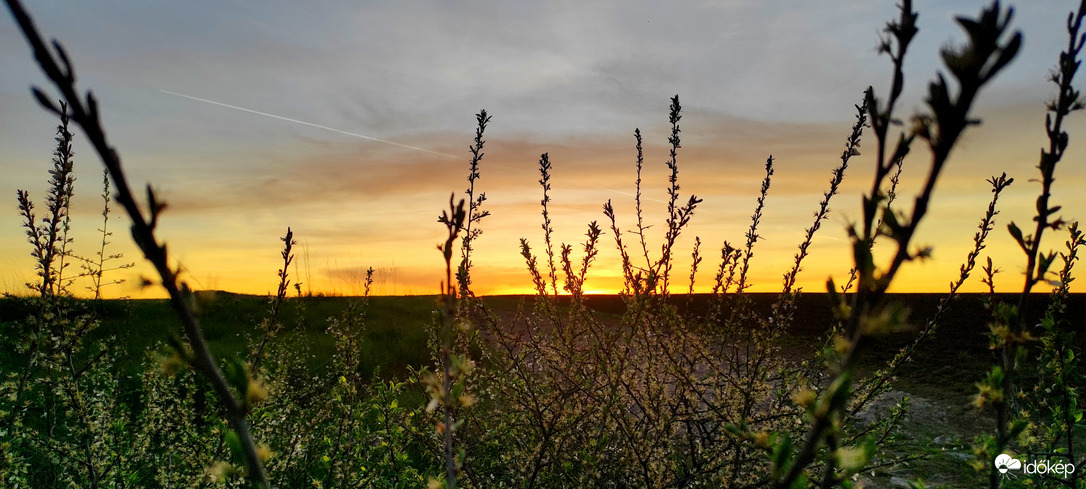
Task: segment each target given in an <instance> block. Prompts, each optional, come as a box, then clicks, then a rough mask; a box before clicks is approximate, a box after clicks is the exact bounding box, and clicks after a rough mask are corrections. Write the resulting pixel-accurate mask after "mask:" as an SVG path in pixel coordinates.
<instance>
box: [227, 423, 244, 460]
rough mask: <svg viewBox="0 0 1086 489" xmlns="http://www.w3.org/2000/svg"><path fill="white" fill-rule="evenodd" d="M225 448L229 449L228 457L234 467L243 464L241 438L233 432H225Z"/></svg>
mask: <svg viewBox="0 0 1086 489" xmlns="http://www.w3.org/2000/svg"><path fill="white" fill-rule="evenodd" d="M225 438H226V440H225V441H226V446H228V447H230V455H231V457H232V459H233V461H234V464H236V465H243V464H244V463H245V451H244V450H242V448H241V438H240V437H238V434H237V433H236V432H235V431H234V430H226V437H225Z"/></svg>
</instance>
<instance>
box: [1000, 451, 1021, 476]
mask: <svg viewBox="0 0 1086 489" xmlns="http://www.w3.org/2000/svg"><path fill="white" fill-rule="evenodd" d="M995 468H996V470H999V473H1000V474H1006V473H1007V471H1008V470H1022V461H1021V460H1018V459H1016V458H1013V457H1011V456H1010V455H1007V454H1006V453H1001V454H999V456H998V457H996V459H995Z"/></svg>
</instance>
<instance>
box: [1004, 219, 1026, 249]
mask: <svg viewBox="0 0 1086 489" xmlns="http://www.w3.org/2000/svg"><path fill="white" fill-rule="evenodd" d="M1007 230H1008V231H1010V232H1011V237H1013V238H1014V240H1015V241H1017V242H1018V246H1020V247H1022V251H1025V252H1026V253H1029V248H1028V247H1026V239H1025V238H1024V237H1023V236H1022V230H1021V229H1018V225H1017V224H1015V223H1013V222H1012V223H1010V224H1008V225H1007Z"/></svg>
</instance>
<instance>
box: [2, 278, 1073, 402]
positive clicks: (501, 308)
mask: <svg viewBox="0 0 1086 489" xmlns="http://www.w3.org/2000/svg"><path fill="white" fill-rule="evenodd" d="M748 295H749V296H750V297H752V298H753V301H754V308H755V310H756V311H759V312H761V313H763V314H765V313H768V310H769V307H770V306H771V305H772V303H773V301H774V300H776V298H777V295H776V294H748ZM943 297H944V295H943V294H898V295H893V296H891V298H890V300H892V301H900V302H901V303H903V304H904V305H905V306H906V307H908V308H909V309H910V311H911V313H910V322H911V323H914V324H915V323H917V322H921V321H927V318H928V317H930V316H931V315H932V314H933V313H934V311H935V309H936V307H937V306H938V303H939V301H940V300H941V299H942V298H943ZM984 297H985V295H984V294H963V295H961V296H959V297H958V299H957V300H956V301H955V302H954V304H953V305H952V306H951V307H950V309H949V311H948V313H947V314H945V315H944V317H943V319H942V320H941V321H940V326H939V330H938V332H937V334H936V338H935V339H934V340H933V341H931V342H929V343H926V344H924V345H922V346H921V347H920V348H919V349H918V350H917V355H916V358H915V361H914V362H913V365H912V367H911V368H906V369H904V370H903V372H902V374H901V375H900V376H899V378H898V382H899V385H900V386H901V388H904V389H906V390H909V391H910V392H913V391H915V392H918V393H926V394H931V395H936V396H943V395H947V396H949V395H955V396H956V397H960V396H968V395H973V394H975V391H976V389H975V387H974V385H973V384H974V383H975V382H976V380H977V379H978V378H980V377H981V376H982V375H983V373H984V371H985V370H987V368H989V367H990V366H991V365H992V363H993V362H994V361H995V354H994V353H993V352H991V351H990V350H989V348H988V345H989V342H988V338H987V335H988V327H987V325H988V322H989V321H990V320H991V319H990V316H989V315H988V314H986V312H985V311H984V306H983V299H984ZM1008 297H1009V296H1008ZM709 298H710V296H707V295H695V296H694V297H693V299H692V300H689V301H688V299H687V298H686V297H685V296H678V297H677V298H676V302H677V303H678V304H680V306H681V307H686V308H689V310H690V312H692V313H693V314H695V315H697V314H698V312H699V311H703V310H704V309H705V308H706V302H707V301H708V300H709ZM1034 299H1035V300H1034V304H1033V305H1034V310H1037V308H1039V307H1041V306H1042V305H1043V304H1044V301H1045V300H1046V297H1045V296H1041V295H1038V296H1037V297H1035V298H1034ZM360 300H361V299H359V298H351V297H309V298H294V299H288V300H287V301H286V302H285V303H284V306H283V310H282V311H281V313H280V315H281V318H282V321H283V323H284V326H285V327H284V331H283V334H282V336H281V337H280V338H279V340H278V341H281V342H284V343H295V342H304V343H305V344H306V345H307V346H308V347H309V351H310V352H311V354H312V363H311V367H312V368H313V372H314V373H317V372H320V370H321V367H322V366H324V365H326V364H327V361H328V359H329V357H330V356H331V354H332V349H333V345H332V338H331V336H330V335H329V334H328V332H327V328H328V321H329V318H334V317H338V316H340V315H341V314H343V312H344V310H345V309H346V307H347V305H348V304H349V303H351V302H358V301H360ZM533 300H534V298H533V297H532V296H493V297H486V298H484V303H485V304H486V305H487V307H488V308H489V309H490V310H491V311H492V312H494V313H496V314H499V315H502V316H506V317H511V316H513V315H514V314H515V313H516V312H517V310H518V309H519V308H524V307H530V305H531V304H532V301H533ZM368 301H369V304H368V307H367V308H366V318H365V327H364V329H363V338H364V341H363V343H362V352H363V354H362V359H361V361H362V364H363V366H362V370H363V372H365V373H366V374H373V373H375V372H378V371H379V372H380V373H381V375H382V376H383V377H387V378H393V377H401V376H403V375H404V374H405V373H406V372H407V369H408V368H409V367H414V368H421V367H423V366H426V365H428V364H429V363H430V362H431V359H430V358H429V350H428V347H427V341H428V339H429V338H430V337H431V334H432V333H431V330H430V328H431V326H430V325H431V323H432V321H433V319H432V317H433V314H434V311H436V309H437V307H438V306H437V303H436V297H434V296H406V297H371V298H369V299H368ZM585 302H586V304H587V305H588V307H589V308H591V309H592V310H593V311H595V313H596V314H597V315H599V316H601V317H603V318H606V317H608V316H614V317H617V316H618V315H621V314H622V308H623V305H622V301H621V299H620V298H619V297H618V296H606V295H597V296H588V297H587V298H586V300H585ZM826 304H828V299H827V298H826V297H825V295H824V294H804V295H803V296H801V297H800V299H799V303H798V313H797V316H796V320H795V322H794V323H793V327H792V329H791V334H790V335H789V336H788V338H787V344H786V345H784V346H785V348H784V351H785V352H786V354H789V355H796V356H805V355H810V354H811V353H812V352H813V351H814V349H815V348H816V347H817V346H818V345H817V342H818V341H819V340H820V339H821V338H822V335H824V334H825V332H826V331H825V329H826V327H827V325H829V324H831V319H832V315H831V312H830V310H829V308H828V307H827V306H826ZM84 305H85V307H87V308H88V309H90V310H93V311H95V312H97V313H98V314H99V317H100V318H101V320H102V325H103V327H102V328H100V329H99V330H98V331H99V334H102V335H116V336H117V338H118V339H119V341H120V344H121V346H122V349H123V351H124V352H125V355H124V358H121V359H119V360H120V362H119V364H120V365H123V366H124V368H125V369H126V370H129V371H130V372H132V373H133V374H135V373H138V372H139V371H140V370H141V368H142V366H141V365H142V363H143V362H144V361H145V360H146V352H148V351H153V350H155V349H158V350H162V351H165V350H166V342H167V338H168V335H169V334H170V333H171V332H173V333H177V332H178V331H179V328H180V323H179V321H178V319H177V316H176V314H174V312H173V310H172V309H170V305H169V302H168V301H167V300H165V299H143V300H105V301H101V302H91V301H88V302H86V303H84ZM267 309H268V299H267V298H266V297H261V296H254V295H242V294H233V293H229V292H221V291H217V292H204V293H200V294H198V313H199V318H200V321H201V325H202V326H203V328H204V333H205V334H206V336H207V339H208V341H209V342H210V344H211V348H212V351H213V352H214V353H215V355H216V356H217V357H220V358H231V357H237V356H239V355H242V356H244V355H245V354H246V353H247V351H246V348H247V345H248V340H247V339H246V335H256V333H257V331H258V327H257V325H258V323H259V322H260V320H261V319H262V318H263V317H265V316H266V315H267V312H268V311H267ZM29 314H30V310H29V308H28V306H27V305H26V304H25V303H24V302H23V301H21V300H19V299H14V298H2V299H0V323H3V324H4V327H5V328H9V327H15V323H17V322H19V321H22V320H25V319H26V318H27V316H28V315H29ZM1067 314H1068V317H1083V316H1084V315H1086V294H1073V295H1072V296H1071V300H1070V301H1069V304H1068V311H1067ZM913 337H914V334H913V332H912V331H909V330H904V331H901V332H899V333H896V334H891V335H883V336H878V337H874V338H871V340H870V341H871V343H870V345H871V347H870V348H868V349H866V350H865V351H864V355H863V357H862V358H861V363H860V365H861V366H866V367H868V368H871V367H873V366H877V365H882V364H884V363H885V361H886V360H887V359H888V358H889V357H890V356H892V355H893V354H894V353H895V352H896V351H897V349H898V348H900V347H901V346H902V345H904V344H905V343H907V342H909V341H912V339H913ZM1077 340H1078V342H1079V344H1080V345H1081V344H1082V343H1084V342H1086V338H1077ZM9 352H10V350H5V351H4V352H3V353H4V357H3V360H2V364H3V365H11V362H13V361H15V360H16V359H13V358H12V357H11V356H9Z"/></svg>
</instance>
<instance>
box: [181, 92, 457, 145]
mask: <svg viewBox="0 0 1086 489" xmlns="http://www.w3.org/2000/svg"><path fill="white" fill-rule="evenodd" d="M159 91H160V92H162V93H165V94H166V95H173V96H175V97H182V98H187V99H189V100H195V101H197V102H204V103H208V104H213V105H218V106H220V107H226V108H228V109H235V110H240V111H242V112H248V113H250V114H256V115H262V116H265V117H271V118H273V119H279V120H281V121H287V122H294V123H297V124H303V125H306V126H309V127H315V128H317V129H324V130H326V131H332V132H338V133H340V134H345V135H347V136H354V137H356V138H362V139H368V140H370V141H376V142H378V143H385V144H391V145H393V146H398V147H401V148H404V149H410V150H413V151H421V152H423V153H430V154H433V155H438V156H444V157H446V158H457V159H459V157H458V156H453V155H451V154H448V153H440V152H437V151H431V150H428V149H426V148H420V147H418V146H411V145H408V144H401V143H397V142H395V141H388V140H385V139H379V138H375V137H371V136H365V135H362V134H358V133H353V132H348V131H343V130H340V129H336V128H334V127H328V126H322V125H320V124H314V123H312V122H306V121H300V120H298V119H291V118H289V117H283V116H281V115H275V114H269V113H267V112H260V111H259V110H253V109H246V108H245V107H238V106H236V105H230V104H224V103H222V102H216V101H214V100H208V99H206V98H200V97H193V96H192V95H185V94H183V93H177V92H171V91H169V90H159Z"/></svg>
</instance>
